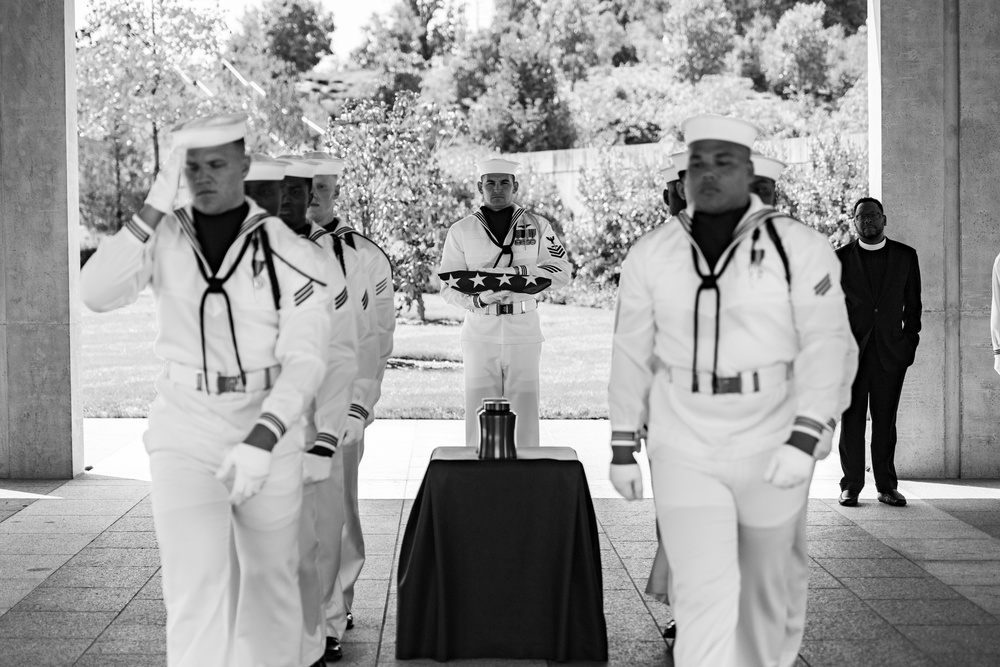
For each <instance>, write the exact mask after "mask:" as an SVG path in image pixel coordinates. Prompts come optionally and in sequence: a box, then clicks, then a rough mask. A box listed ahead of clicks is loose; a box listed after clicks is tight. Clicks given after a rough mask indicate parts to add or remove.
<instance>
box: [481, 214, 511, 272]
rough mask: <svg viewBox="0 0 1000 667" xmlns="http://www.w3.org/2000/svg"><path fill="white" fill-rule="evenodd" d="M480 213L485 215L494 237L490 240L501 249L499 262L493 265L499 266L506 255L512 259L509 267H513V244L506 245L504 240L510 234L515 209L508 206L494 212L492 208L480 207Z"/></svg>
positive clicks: (488, 227)
mask: <svg viewBox="0 0 1000 667" xmlns="http://www.w3.org/2000/svg"><path fill="white" fill-rule="evenodd" d="M479 211H480V212H481V213H482V214H483V219H485V220H486V227H487V229H488V230H489V232H490V235H492V237H493V238H491V239H490V240H491V241H493V244H494V245H497V246H499V247H500V255H499V256H498V257H497V261H495V262H494V263H493V266H494V267H496V266H499V265H500V260H501V259H503V256H504V255H508V256H509V257H510V261H509V262H508V263H507V265H508V266H510V265H512V264H513V263H514V250H513V244H510V245H508V244H506V243H504V240H506V238H507V234H508V233H509V232H510V225H511V223H512V221H513V219H514V207H513V206H508V207H507V208H502V209H500V210H499V211H494V210H493V209H491V208H487V207H485V206H480V207H479Z"/></svg>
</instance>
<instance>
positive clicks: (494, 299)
mask: <svg viewBox="0 0 1000 667" xmlns="http://www.w3.org/2000/svg"><path fill="white" fill-rule="evenodd" d="M509 298H510V291H509V290H499V291H497V290H488V291H486V292H480V293H479V303H481V304H483V305H484V306H488V305H490V304H491V303H501V302H504V301H506V300H507V299H509Z"/></svg>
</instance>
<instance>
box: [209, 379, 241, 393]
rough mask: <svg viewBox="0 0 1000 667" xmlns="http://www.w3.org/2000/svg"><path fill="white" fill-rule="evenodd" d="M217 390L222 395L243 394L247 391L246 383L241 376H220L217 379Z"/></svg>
mask: <svg viewBox="0 0 1000 667" xmlns="http://www.w3.org/2000/svg"><path fill="white" fill-rule="evenodd" d="M216 390H217V391H218V392H219V393H220V394H233V393H243V392H245V391H246V390H247V387H246V383H245V382H244V381H243V377H242V376H240V375H231V376H228V377H226V376H222V375H220V376H218V378H217V379H216Z"/></svg>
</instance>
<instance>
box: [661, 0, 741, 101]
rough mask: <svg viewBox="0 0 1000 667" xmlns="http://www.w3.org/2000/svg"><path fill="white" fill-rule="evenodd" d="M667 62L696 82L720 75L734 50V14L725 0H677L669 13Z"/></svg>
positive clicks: (667, 17)
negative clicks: (704, 77) (730, 11)
mask: <svg viewBox="0 0 1000 667" xmlns="http://www.w3.org/2000/svg"><path fill="white" fill-rule="evenodd" d="M665 21H666V24H667V25H668V26H670V27H671V28H672V30H670V31H668V33H667V39H669V40H670V41H669V43H668V46H667V61H668V62H670V63H671V64H673V65H675V66H676V67H677V71H678V73H679V74H680V75H681V77H683V78H684V79H685V80H687V81H690V82H691V83H696V82H697V81H699V80H700V79H701V78H702V77H703V76H706V75H708V74H718V73H719V72H721V71H722V69H723V67H724V66H725V62H726V56H727V55H728V54H729V52H730V51H732V50H733V34H734V31H735V27H734V24H733V16H732V14H730V13H729V10H728V9H726V4H725V2H723V0H676V1H675V2H673V3H671V5H670V11H668V12H667V16H666V19H665Z"/></svg>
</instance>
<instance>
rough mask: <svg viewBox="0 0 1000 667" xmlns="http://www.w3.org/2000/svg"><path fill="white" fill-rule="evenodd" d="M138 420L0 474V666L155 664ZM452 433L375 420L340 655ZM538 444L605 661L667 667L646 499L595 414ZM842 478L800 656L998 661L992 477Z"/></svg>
mask: <svg viewBox="0 0 1000 667" xmlns="http://www.w3.org/2000/svg"><path fill="white" fill-rule="evenodd" d="M144 428H145V422H144V420H88V421H87V423H86V426H85V437H86V441H87V443H88V444H87V449H86V452H87V464H88V465H92V466H93V468H92V470H91V471H90V472H88V473H86V474H84V475H81V476H80V477H78V478H77V479H74V480H71V481H51V482H47V481H13V482H12V481H0V667H7V666H11V667H29V666H30V667H43V666H49V665H52V666H56V665H60V666H61V665H77V666H86V667H91V666H93V667H96V666H101V667H115V666H117V665H128V666H129V667H144V666H146V665H165V664H166V660H165V655H164V630H163V628H164V623H165V612H164V609H163V603H162V591H161V588H160V580H159V573H158V571H159V557H158V553H157V550H156V542H155V538H154V534H153V526H152V519H151V517H150V507H149V499H148V492H149V485H148V467H147V460H146V458H145V453H144V451H143V450H142V447H141V441H140V437H141V433H142V431H143V430H144ZM461 434H462V424H461V423H460V422H453V421H398V422H394V421H389V422H377V423H376V424H375V425H374V426H373V427H372V429H371V430H370V432H369V435H368V443H367V451H366V454H365V458H364V461H363V463H362V469H361V478H362V497H363V500H362V502H361V510H362V521H363V523H364V525H365V530H366V535H367V550H368V556H369V557H368V562H367V564H366V566H365V569H364V572H363V573H362V579H361V581H359V583H358V587H357V600H356V604H355V615H356V618H357V627H356V629H355V630H352V631H351V632H350V633H348V635H347V637H346V641H345V658H344V660H343V661H342V662H341V663H340V664H341V665H376V664H379V665H381V664H394V663H396V661H395V659H394V635H395V627H396V623H395V581H394V577H395V571H394V563H395V561H396V552H397V550H398V548H399V542H400V540H401V537H402V529H403V527H404V526H405V524H406V519H407V516H408V514H409V507H410V504H411V499H412V498H413V497H414V495H415V494H416V491H417V488H418V487H419V484H420V480H421V478H422V476H423V472H424V470H425V469H426V465H427V460H428V457H429V455H430V451H431V450H432V449H433V448H434V447H436V446H439V445H450V444H457V443H458V442H460V440H461V437H462V435H461ZM543 439H544V441H545V442H546V443H547V444H551V445H562V446H573V447H574V448H575V449H576V450H577V452H578V455H579V457H580V459H581V461H582V462H583V463H584V466H585V469H586V471H587V475H588V479H589V483H590V486H591V491H592V495H593V496H594V503H595V507H596V510H597V515H598V520H599V524H600V525H599V528H600V531H601V546H602V561H603V566H604V584H605V586H604V587H605V611H606V615H607V619H608V630H609V643H610V649H611V655H610V660H609V662H610V663H611V664H615V665H670V664H672V663H671V661H670V658H669V653H668V651H667V648H666V646H665V644H664V642H663V641H662V640H660V638H659V632H660V629H661V628H662V626H663V624H664V623H665V622H666V621H667V620H668V619H669V612H668V610H667V609H666V608H665V607H664V606H662V605H660V604H659V603H657V602H655V601H653V600H651V599H649V598H647V597H646V596H645V595H643V594H642V593H641V591H642V589H643V588H644V585H645V578H646V576H647V575H648V572H649V567H650V563H651V562H652V556H653V553H654V551H655V547H656V545H655V532H654V527H653V507H652V501H651V500H644V501H641V502H637V503H626V502H625V501H623V500H621V499H620V498H617V497H616V496H615V494H614V491H613V489H612V488H611V485H610V483H609V482H608V479H607V466H606V460H607V453H606V449H605V448H606V442H607V424H606V422H595V421H552V422H544V423H543ZM644 470H645V474H646V475H647V480H648V470H646V469H645V466H644ZM838 478H839V463H838V462H837V461H836V457H835V455H834V456H833V457H831V458H830V459H827V461H824V462H822V463H821V464H820V466H818V468H817V472H816V476H815V479H814V482H813V486H812V489H811V492H810V498H811V499H810V504H809V529H808V530H809V539H810V545H809V548H810V555H811V557H812V561H813V562H812V570H811V572H810V593H809V615H808V618H807V627H806V637H805V641H804V643H803V646H802V650H801V655H800V659H799V661H798V663H797V665H799V666H802V665H807V666H809V667H826V666H830V667H841V666H845V665H851V666H857V667H865V666H867V665H872V666H878V667H894V666H896V665H899V666H900V667H903V666H905V667H914V666H924V665H926V666H931V665H942V666H948V667H977V666H979V665H990V666H991V667H993V666H995V665H998V664H1000V481H997V480H986V481H978V482H977V481H966V480H963V481H934V480H922V481H904V482H901V483H900V490H901V491H902V492H903V493H904V494H905V495H906V496H907V497H908V498H909V499H910V503H909V505H907V507H905V508H890V507H887V506H884V505H880V504H879V503H877V502H876V501H875V496H874V491H873V490H872V488H873V485H869V488H866V490H865V492H864V493H863V494H862V504H861V505H860V506H859V507H856V508H844V507H840V506H839V505H838V504H837V502H836V494H837V484H836V480H837V479H838ZM647 489H648V483H647ZM474 662H475V663H476V664H482V665H492V664H515V665H517V664H525V665H529V664H531V665H533V664H542V661H535V662H533V661H508V662H507V663H503V662H500V661H474ZM427 663H428V664H433V663H430V661H427ZM400 664H424V661H406V662H401V663H400Z"/></svg>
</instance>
